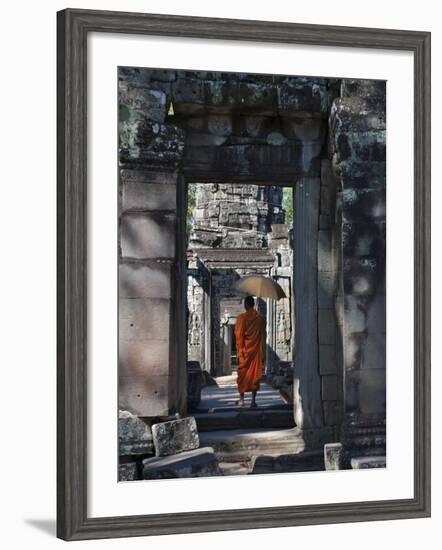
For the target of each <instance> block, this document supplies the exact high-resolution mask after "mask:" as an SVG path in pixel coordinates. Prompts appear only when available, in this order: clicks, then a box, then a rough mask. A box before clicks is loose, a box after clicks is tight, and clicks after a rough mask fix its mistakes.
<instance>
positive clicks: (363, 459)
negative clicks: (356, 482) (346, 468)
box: [350, 455, 387, 470]
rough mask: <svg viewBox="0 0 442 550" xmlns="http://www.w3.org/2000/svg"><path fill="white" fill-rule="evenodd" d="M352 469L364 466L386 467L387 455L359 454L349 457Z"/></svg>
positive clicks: (363, 467) (360, 468)
mask: <svg viewBox="0 0 442 550" xmlns="http://www.w3.org/2000/svg"><path fill="white" fill-rule="evenodd" d="M350 464H351V467H352V468H353V470H365V469H366V468H386V467H387V457H386V456H385V455H383V456H382V455H381V456H360V457H354V458H352V459H351V463H350Z"/></svg>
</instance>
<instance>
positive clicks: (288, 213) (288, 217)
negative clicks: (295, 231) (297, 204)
mask: <svg viewBox="0 0 442 550" xmlns="http://www.w3.org/2000/svg"><path fill="white" fill-rule="evenodd" d="M282 193H283V195H282V207H283V209H284V211H285V223H286V224H288V225H293V187H284V189H283V192H282Z"/></svg>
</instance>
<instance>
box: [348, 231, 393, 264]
mask: <svg viewBox="0 0 442 550" xmlns="http://www.w3.org/2000/svg"><path fill="white" fill-rule="evenodd" d="M342 237H343V247H342V251H343V254H344V256H345V257H347V258H348V257H351V258H357V257H361V256H364V257H367V256H370V257H375V258H381V257H383V256H385V240H386V227H385V222H377V223H374V222H365V223H364V222H359V223H349V222H346V223H343V224H342Z"/></svg>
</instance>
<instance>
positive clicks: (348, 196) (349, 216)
mask: <svg viewBox="0 0 442 550" xmlns="http://www.w3.org/2000/svg"><path fill="white" fill-rule="evenodd" d="M385 212H386V204H385V189H349V188H347V189H344V190H343V192H342V216H343V221H344V222H364V221H365V222H371V223H373V222H383V221H385Z"/></svg>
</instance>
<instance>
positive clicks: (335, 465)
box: [324, 443, 342, 470]
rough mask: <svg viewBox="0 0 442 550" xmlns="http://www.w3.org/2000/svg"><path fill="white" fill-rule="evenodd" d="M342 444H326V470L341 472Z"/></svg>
mask: <svg viewBox="0 0 442 550" xmlns="http://www.w3.org/2000/svg"><path fill="white" fill-rule="evenodd" d="M341 456H342V443H326V444H325V445H324V463H325V469H326V470H340V469H341V468H340V463H341Z"/></svg>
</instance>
